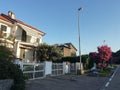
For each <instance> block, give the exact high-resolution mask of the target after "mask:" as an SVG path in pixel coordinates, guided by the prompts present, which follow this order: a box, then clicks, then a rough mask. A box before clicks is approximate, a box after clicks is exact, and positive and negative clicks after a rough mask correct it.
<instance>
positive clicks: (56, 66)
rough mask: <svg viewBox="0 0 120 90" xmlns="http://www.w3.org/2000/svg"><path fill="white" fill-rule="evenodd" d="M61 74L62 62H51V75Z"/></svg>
mask: <svg viewBox="0 0 120 90" xmlns="http://www.w3.org/2000/svg"><path fill="white" fill-rule="evenodd" d="M57 75H63V63H52V76H57Z"/></svg>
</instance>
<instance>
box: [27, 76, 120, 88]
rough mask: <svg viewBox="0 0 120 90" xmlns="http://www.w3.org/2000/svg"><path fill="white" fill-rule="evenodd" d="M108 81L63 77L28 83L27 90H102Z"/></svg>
mask: <svg viewBox="0 0 120 90" xmlns="http://www.w3.org/2000/svg"><path fill="white" fill-rule="evenodd" d="M108 79H109V77H90V76H86V75H79V76H77V75H76V76H75V75H74V76H71V75H63V76H57V77H49V78H45V79H39V80H31V81H27V82H26V90H101V89H102V88H103V86H104V85H105V83H106V81H107V80H108ZM113 90H114V89H113ZM119 90H120V89H119Z"/></svg>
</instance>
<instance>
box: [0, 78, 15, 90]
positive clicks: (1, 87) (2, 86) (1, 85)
mask: <svg viewBox="0 0 120 90" xmlns="http://www.w3.org/2000/svg"><path fill="white" fill-rule="evenodd" d="M12 85H13V80H11V79H7V80H0V90H10V88H11V86H12Z"/></svg>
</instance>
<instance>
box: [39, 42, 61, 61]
mask: <svg viewBox="0 0 120 90" xmlns="http://www.w3.org/2000/svg"><path fill="white" fill-rule="evenodd" d="M61 58H62V52H61V50H60V49H59V48H58V47H57V46H54V45H48V44H40V45H39V46H38V47H37V59H38V60H40V61H49V60H52V61H55V60H58V59H61Z"/></svg>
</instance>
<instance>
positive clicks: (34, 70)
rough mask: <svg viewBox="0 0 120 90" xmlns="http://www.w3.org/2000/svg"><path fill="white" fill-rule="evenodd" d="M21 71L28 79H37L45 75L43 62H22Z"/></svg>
mask: <svg viewBox="0 0 120 90" xmlns="http://www.w3.org/2000/svg"><path fill="white" fill-rule="evenodd" d="M22 71H23V74H24V76H25V77H26V78H28V79H39V78H43V77H45V65H44V63H23V65H22Z"/></svg>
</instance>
